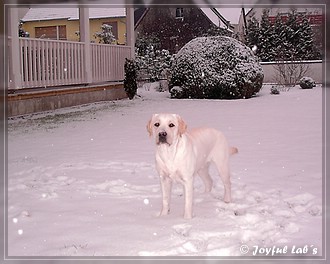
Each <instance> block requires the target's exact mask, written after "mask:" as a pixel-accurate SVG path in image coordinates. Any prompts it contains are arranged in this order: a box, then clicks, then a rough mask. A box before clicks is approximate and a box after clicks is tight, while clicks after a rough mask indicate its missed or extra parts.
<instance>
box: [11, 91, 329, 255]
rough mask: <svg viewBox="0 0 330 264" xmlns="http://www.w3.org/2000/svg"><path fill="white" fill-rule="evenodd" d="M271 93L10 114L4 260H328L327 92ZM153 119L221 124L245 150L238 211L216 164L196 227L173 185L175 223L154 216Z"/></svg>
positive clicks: (237, 179)
mask: <svg viewBox="0 0 330 264" xmlns="http://www.w3.org/2000/svg"><path fill="white" fill-rule="evenodd" d="M270 88H271V86H264V87H263V89H262V90H261V91H260V93H259V95H258V96H257V97H255V98H252V99H249V100H189V99H188V100H182V99H181V100H175V99H169V97H170V95H169V93H168V92H163V93H159V92H155V91H154V89H144V88H140V89H139V91H138V93H139V95H140V96H139V97H137V98H136V99H134V100H132V101H130V100H121V101H116V102H103V103H95V104H90V105H85V106H81V107H72V108H67V109H61V110H56V111H54V112H49V113H40V114H34V115H29V116H24V117H16V118H11V119H10V120H9V122H8V254H9V256H43V257H54V256H83V257H86V256H90V257H94V256H118V257H120V256H228V257H232V256H251V257H253V256H254V255H259V256H263V257H265V258H266V257H269V256H268V255H267V256H266V254H270V255H271V254H272V253H269V252H272V251H270V249H272V250H278V251H277V255H281V254H282V255H285V256H287V257H290V256H293V255H297V254H300V255H303V256H304V257H305V256H308V257H313V256H321V255H322V253H323V252H322V233H323V230H322V215H323V212H322V193H323V189H322V88H321V87H320V86H317V87H315V88H314V89H310V90H303V89H300V88H299V87H298V86H296V87H295V88H292V89H290V91H287V92H282V93H281V94H280V95H278V96H274V95H271V94H270ZM157 112H173V113H178V114H180V115H181V116H182V117H183V119H184V120H185V121H186V123H187V124H188V128H189V127H195V126H202V125H206V126H211V127H214V128H217V129H219V130H221V131H223V133H224V134H225V135H226V136H227V138H228V140H229V143H230V145H232V146H236V147H238V149H239V153H238V154H236V155H234V156H233V157H232V159H231V174H232V198H233V201H232V202H231V203H229V204H226V203H224V202H223V200H222V199H223V185H222V184H221V182H220V179H219V177H218V175H217V173H216V170H215V169H214V168H213V167H212V168H211V175H212V178H213V179H214V188H213V190H212V192H211V194H204V193H203V185H202V182H201V181H200V179H199V178H196V181H195V196H194V218H193V219H192V220H184V219H183V201H184V197H183V190H182V187H181V186H180V185H178V184H175V185H174V189H173V194H172V210H171V213H170V215H169V216H166V217H158V214H159V212H160V209H161V190H160V185H159V179H158V176H157V173H156V171H155V167H154V141H153V140H152V139H150V138H149V136H148V133H147V131H146V124H147V121H148V120H149V118H150V117H151V115H152V114H153V113H157ZM273 247H274V249H273ZM315 249H316V252H315ZM266 252H268V253H266ZM274 252H275V253H276V251H274ZM281 252H282V253H281ZM285 252H286V253H285ZM275 253H274V254H275ZM314 253H315V254H314Z"/></svg>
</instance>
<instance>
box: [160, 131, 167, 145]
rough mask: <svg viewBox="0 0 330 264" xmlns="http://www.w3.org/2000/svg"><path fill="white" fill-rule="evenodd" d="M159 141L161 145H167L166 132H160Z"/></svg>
mask: <svg viewBox="0 0 330 264" xmlns="http://www.w3.org/2000/svg"><path fill="white" fill-rule="evenodd" d="M158 141H159V144H163V143H167V133H166V132H165V131H164V132H159V134H158Z"/></svg>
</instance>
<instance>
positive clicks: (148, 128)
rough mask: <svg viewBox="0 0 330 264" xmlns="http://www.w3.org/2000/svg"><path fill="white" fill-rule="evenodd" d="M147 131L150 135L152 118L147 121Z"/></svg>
mask: <svg viewBox="0 0 330 264" xmlns="http://www.w3.org/2000/svg"><path fill="white" fill-rule="evenodd" d="M147 131H148V133H149V136H150V137H151V136H152V118H151V119H150V120H149V122H148V123H147Z"/></svg>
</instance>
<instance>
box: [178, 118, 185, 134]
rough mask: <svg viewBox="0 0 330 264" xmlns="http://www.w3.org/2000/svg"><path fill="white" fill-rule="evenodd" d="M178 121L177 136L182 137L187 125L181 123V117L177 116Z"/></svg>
mask: <svg viewBox="0 0 330 264" xmlns="http://www.w3.org/2000/svg"><path fill="white" fill-rule="evenodd" d="M177 118H178V121H179V135H180V136H182V134H184V133H185V132H186V130H187V125H186V123H185V122H184V121H183V119H182V117H181V116H179V115H177Z"/></svg>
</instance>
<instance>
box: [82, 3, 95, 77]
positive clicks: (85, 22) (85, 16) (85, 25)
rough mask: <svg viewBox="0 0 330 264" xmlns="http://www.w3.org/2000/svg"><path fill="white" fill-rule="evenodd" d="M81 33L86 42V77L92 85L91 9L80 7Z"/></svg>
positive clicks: (83, 40)
mask: <svg viewBox="0 0 330 264" xmlns="http://www.w3.org/2000/svg"><path fill="white" fill-rule="evenodd" d="M79 31H80V41H81V42H84V46H85V48H84V57H85V63H84V66H83V67H84V69H85V70H84V73H85V74H84V75H85V80H86V83H91V82H92V81H93V78H92V64H91V41H90V36H89V31H90V29H89V8H88V7H79Z"/></svg>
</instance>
